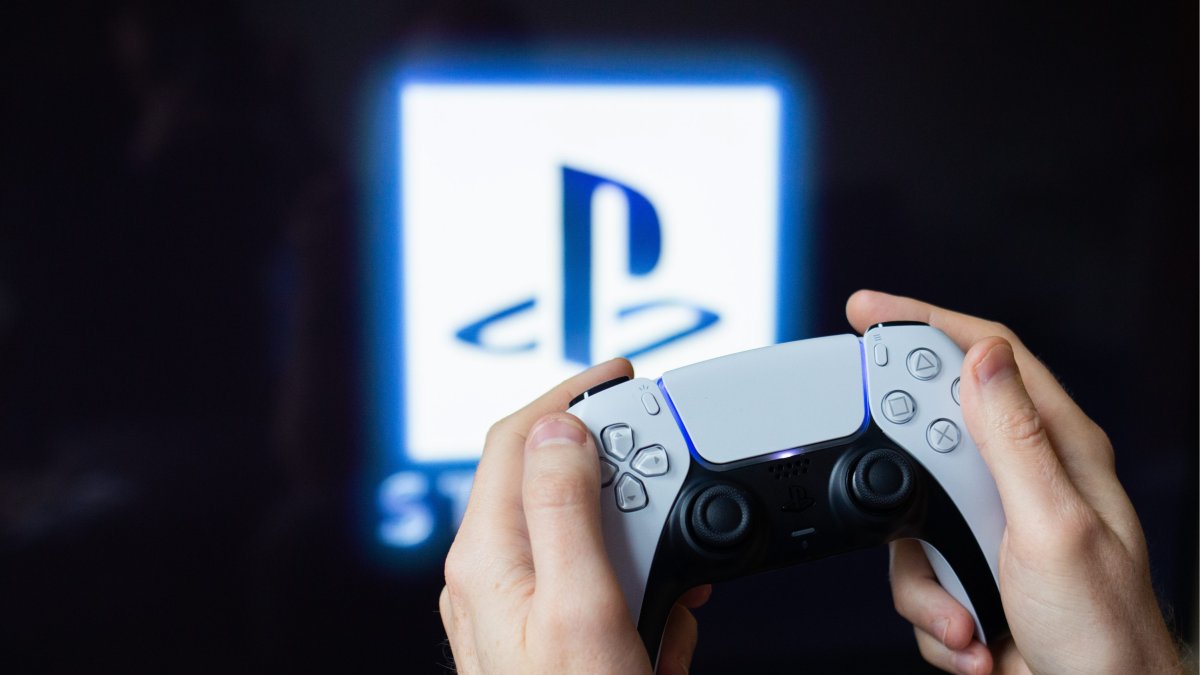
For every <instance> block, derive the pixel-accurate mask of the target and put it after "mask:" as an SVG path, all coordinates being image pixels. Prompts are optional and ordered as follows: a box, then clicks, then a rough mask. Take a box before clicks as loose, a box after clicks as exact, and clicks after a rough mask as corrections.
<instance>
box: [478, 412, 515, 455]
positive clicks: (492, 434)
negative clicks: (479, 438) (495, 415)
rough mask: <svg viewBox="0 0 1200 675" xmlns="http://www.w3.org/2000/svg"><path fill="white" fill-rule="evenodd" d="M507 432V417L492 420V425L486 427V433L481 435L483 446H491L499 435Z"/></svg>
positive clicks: (501, 435)
mask: <svg viewBox="0 0 1200 675" xmlns="http://www.w3.org/2000/svg"><path fill="white" fill-rule="evenodd" d="M508 432H509V422H508V418H507V417H505V418H504V419H501V420H498V421H496V422H494V423H493V424H492V426H490V427H488V430H487V435H485V436H484V437H483V447H484V448H488V447H491V446H492V445H495V444H496V441H498V440H499V439H500V438H501V437H503V436H505V435H507V434H508Z"/></svg>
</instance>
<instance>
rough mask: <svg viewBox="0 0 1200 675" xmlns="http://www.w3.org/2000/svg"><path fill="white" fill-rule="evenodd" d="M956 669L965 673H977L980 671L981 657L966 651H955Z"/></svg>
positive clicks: (967, 674)
mask: <svg viewBox="0 0 1200 675" xmlns="http://www.w3.org/2000/svg"><path fill="white" fill-rule="evenodd" d="M954 669H955V670H957V671H958V672H960V673H962V674H963V675H975V673H978V672H979V657H978V656H976V655H974V654H968V653H966V652H955V653H954Z"/></svg>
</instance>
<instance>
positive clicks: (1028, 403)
mask: <svg viewBox="0 0 1200 675" xmlns="http://www.w3.org/2000/svg"><path fill="white" fill-rule="evenodd" d="M846 316H847V318H849V320H850V323H851V324H852V325H853V326H854V328H855V330H857V331H859V332H860V333H861V332H863V331H865V330H866V329H867V328H869V327H870V326H871V325H873V324H876V323H879V322H882V321H921V322H924V323H927V324H929V325H931V326H933V327H934V328H937V329H940V330H941V331H942V332H944V333H946V335H948V336H950V338H951V339H952V340H954V341H955V342H956V343H958V345H959V346H960V347H961V348H962V349H963V350H965V351H966V358H965V359H964V361H963V367H962V373H961V378H962V379H961V382H960V384H959V396H960V400H961V402H962V411H963V417H964V420H965V421H966V424H967V430H968V431H969V432H970V434H971V438H972V439H974V441H975V444H976V445H977V446H978V447H979V451H980V453H981V454H982V455H983V459H984V461H985V462H986V463H987V465H988V468H989V469H990V470H991V473H992V476H993V477H994V478H995V480H996V487H997V489H998V490H999V493H1000V500H1001V502H1002V504H1003V506H1004V513H1005V516H1006V517H1007V519H1008V527H1007V529H1006V530H1005V533H1004V537H1003V539H1002V541H1001V544H1000V559H999V560H1000V563H999V564H1000V597H1001V601H1002V603H1003V606H1004V613H1005V615H1006V616H1007V618H1008V623H1009V627H1010V629H1011V631H1012V638H1011V639H1010V640H1005V641H1003V642H1002V643H1000V644H998V645H993V650H994V651H989V650H988V648H987V647H986V646H984V645H983V644H982V643H980V642H979V641H978V640H975V639H974V637H973V623H972V620H971V616H970V614H969V613H968V612H967V610H966V609H964V608H963V607H962V606H961V605H959V604H958V602H957V601H955V600H954V598H952V597H951V596H950V595H949V594H948V593H947V592H946V591H945V590H943V589H942V587H941V586H939V585H938V583H937V580H936V579H935V577H934V574H933V570H932V569H931V568H930V566H929V562H928V561H927V560H926V558H925V555H924V553H923V552H922V550H921V548H920V545H919V544H918V543H917V542H916V541H914V540H911V539H909V540H901V541H897V542H893V543H892V545H891V580H892V593H893V598H894V600H895V604H896V610H897V611H898V612H899V613H900V615H901V616H903V617H904V618H905V619H907V620H908V621H910V622H911V623H912V624H913V626H914V629H915V631H916V636H917V644H918V646H919V648H920V650H921V655H922V656H923V657H924V658H925V660H927V661H928V662H929V663H931V664H933V665H934V666H937V667H938V668H941V669H943V670H947V671H952V672H959V673H979V674H984V673H989V672H1003V673H1027V672H1033V673H1092V674H1094V673H1177V672H1182V671H1183V668H1182V665H1181V663H1180V660H1179V656H1178V654H1177V652H1176V650H1175V646H1174V642H1173V640H1172V637H1171V635H1170V633H1169V631H1168V630H1167V627H1166V624H1165V622H1164V621H1163V617H1162V613H1161V612H1160V610H1159V607H1158V602H1157V600H1156V598H1155V596H1154V591H1153V589H1152V588H1151V584H1150V565H1149V560H1148V556H1147V551H1146V541H1145V537H1144V535H1143V534H1142V528H1141V525H1140V523H1139V522H1138V518H1137V514H1135V513H1134V510H1133V506H1132V504H1131V503H1130V501H1129V498H1128V496H1127V495H1126V494H1125V491H1124V489H1122V487H1121V484H1120V483H1119V482H1118V480H1117V475H1116V471H1115V468H1114V457H1113V448H1112V444H1111V443H1110V442H1109V440H1108V437H1107V436H1106V435H1105V433H1104V431H1103V430H1101V429H1100V427H1099V426H1097V425H1096V423H1095V422H1093V421H1092V420H1091V419H1089V418H1088V416H1087V415H1085V414H1084V413H1083V411H1082V410H1080V408H1079V406H1077V405H1076V404H1075V402H1074V401H1073V400H1072V399H1071V397H1070V396H1069V395H1068V394H1067V393H1066V392H1065V391H1064V390H1063V388H1062V387H1061V386H1060V385H1059V383H1058V381H1057V380H1056V379H1055V378H1054V376H1053V375H1052V374H1051V373H1050V371H1049V370H1047V369H1046V367H1045V366H1044V365H1043V364H1042V363H1041V362H1039V361H1038V360H1037V359H1036V358H1035V357H1034V356H1033V354H1032V353H1030V351H1029V350H1028V349H1027V348H1026V347H1025V345H1023V344H1022V343H1021V341H1020V340H1019V339H1018V338H1017V336H1016V335H1015V334H1014V333H1013V332H1012V331H1011V330H1009V329H1008V328H1006V327H1004V326H1003V325H1001V324H998V323H994V322H990V321H985V320H983V319H978V318H975V317H972V316H968V315H965V314H959V313H957V312H952V311H948V310H945V309H942V308H940V307H934V306H933V305H928V304H925V303H923V302H920V301H917V300H913V299H910V298H903V297H897V296H892V295H886V294H883V293H877V292H872V291H859V292H858V293H855V294H854V295H853V296H851V298H850V300H849V301H848V302H847V304H846Z"/></svg>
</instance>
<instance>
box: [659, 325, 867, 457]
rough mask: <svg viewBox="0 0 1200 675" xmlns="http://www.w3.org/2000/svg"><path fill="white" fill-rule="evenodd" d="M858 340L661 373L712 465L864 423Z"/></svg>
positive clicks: (792, 345)
mask: <svg viewBox="0 0 1200 675" xmlns="http://www.w3.org/2000/svg"><path fill="white" fill-rule="evenodd" d="M862 360H863V359H862V352H861V351H860V347H859V341H858V338H857V337H855V336H853V335H834V336H830V337H823V338H813V339H811V340H801V341H798V342H787V343H784V344H780V345H775V346H773V347H764V348H762V349H754V350H751V351H748V352H741V353H738V354H730V355H729V356H722V357H720V358H717V359H712V360H710V361H703V362H701V363H697V364H694V365H691V366H686V367H683V368H678V369H676V370H669V371H667V372H666V373H664V374H663V376H662V380H663V385H664V386H665V387H666V390H667V393H669V394H670V395H671V401H672V402H673V403H674V404H675V410H676V412H678V413H679V418H680V420H681V421H682V422H683V426H684V427H685V428H686V429H687V431H688V435H689V436H690V437H691V439H692V443H693V444H694V446H695V448H696V452H697V454H699V455H700V456H701V457H703V458H704V459H705V460H706V461H709V462H712V463H713V464H726V463H729V462H736V461H739V460H744V459H750V458H752V457H760V456H763V455H769V454H771V453H773V452H778V451H780V450H788V449H791V448H798V447H803V446H806V445H813V444H816V443H822V442H825V441H831V440H836V439H839V438H845V437H847V436H851V435H853V434H854V433H855V432H857V431H858V430H859V429H860V428H862V426H863V421H864V420H865V419H866V408H865V407H864V405H863V372H862Z"/></svg>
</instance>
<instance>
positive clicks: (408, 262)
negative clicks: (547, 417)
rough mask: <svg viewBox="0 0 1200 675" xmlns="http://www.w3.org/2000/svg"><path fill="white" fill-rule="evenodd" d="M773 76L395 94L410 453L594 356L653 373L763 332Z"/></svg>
mask: <svg viewBox="0 0 1200 675" xmlns="http://www.w3.org/2000/svg"><path fill="white" fill-rule="evenodd" d="M780 105H781V104H780V97H779V94H778V91H777V90H776V89H775V88H774V87H772V86H769V85H671V84H662V85H644V84H643V85H622V84H619V83H606V84H575V85H571V84H554V85H548V84H527V85H522V84H494V83H490V84H471V83H436V82H430V83H410V84H407V85H405V86H404V87H402V89H401V95H400V105H399V111H398V113H399V122H400V130H401V133H400V149H401V152H400V157H401V160H400V177H401V178H400V181H401V186H400V187H401V195H402V197H401V208H400V221H401V222H400V228H401V240H400V241H401V272H400V279H399V282H400V286H401V288H402V292H403V307H404V315H403V317H402V319H401V325H402V340H401V344H402V359H403V374H404V382H403V396H402V398H403V411H402V414H403V421H404V425H403V428H404V429H405V434H404V441H403V443H404V447H403V448H402V449H401V450H402V451H403V452H404V453H405V455H406V457H407V459H408V460H409V461H410V462H414V463H425V462H454V461H464V460H471V459H474V458H477V457H478V454H479V452H480V449H481V444H482V439H483V436H484V434H485V433H486V430H487V428H488V426H489V425H490V424H491V423H492V422H493V421H495V420H497V419H499V418H501V417H503V416H504V415H506V414H508V413H510V412H512V411H513V410H514V409H516V408H517V407H519V406H521V405H523V404H524V403H525V402H527V401H528V400H531V399H532V398H533V397H535V396H536V395H538V394H539V393H541V392H543V391H545V390H546V389H548V388H549V387H550V386H552V385H553V384H555V383H557V382H559V381H561V380H562V379H564V378H566V377H568V376H570V375H571V374H573V373H575V372H577V371H579V370H581V369H582V368H584V367H585V366H587V365H590V364H592V363H595V362H599V361H602V360H605V359H607V358H611V357H613V356H627V357H629V358H631V359H632V360H633V362H634V366H635V368H636V369H637V370H638V371H639V372H641V373H645V374H649V375H657V374H659V373H661V372H662V371H663V370H666V369H669V368H672V367H676V366H679V365H684V364H687V363H691V362H695V361H699V360H703V359H706V358H711V357H714V356H719V355H721V354H725V353H729V352H734V351H739V350H744V349H750V348H754V347H759V346H764V345H768V344H771V343H773V342H774V341H775V339H776V334H777V326H776V322H777V314H778V302H779V298H778V297H777V288H778V285H779V284H778V275H779V273H780V270H779V269H778V263H777V256H778V251H777V246H778V241H779V239H780V231H779V228H780V209H779V202H780V195H779V181H780V178H779V176H780V143H781V119H780V118H781V110H780Z"/></svg>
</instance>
